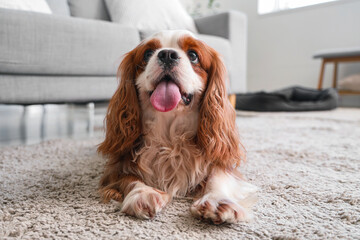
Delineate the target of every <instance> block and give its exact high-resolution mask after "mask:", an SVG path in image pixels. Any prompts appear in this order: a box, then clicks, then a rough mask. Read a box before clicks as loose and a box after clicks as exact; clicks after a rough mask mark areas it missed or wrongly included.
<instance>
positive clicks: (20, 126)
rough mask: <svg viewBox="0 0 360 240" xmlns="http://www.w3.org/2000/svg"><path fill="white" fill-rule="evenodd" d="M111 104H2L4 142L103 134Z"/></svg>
mask: <svg viewBox="0 0 360 240" xmlns="http://www.w3.org/2000/svg"><path fill="white" fill-rule="evenodd" d="M106 108H107V104H105V103H102V104H94V103H88V104H46V105H29V106H21V105H3V104H0V146H8V145H19V144H34V143H38V142H41V141H44V140H50V139H57V138H72V139H85V138H88V137H93V136H101V135H102V134H103V120H104V117H105V113H106Z"/></svg>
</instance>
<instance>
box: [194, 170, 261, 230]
mask: <svg viewBox="0 0 360 240" xmlns="http://www.w3.org/2000/svg"><path fill="white" fill-rule="evenodd" d="M256 191H257V187H255V186H254V185H252V184H250V183H247V182H245V181H244V180H242V179H240V178H238V177H236V176H234V175H232V174H230V173H226V172H224V171H222V170H219V169H217V170H215V171H214V172H213V173H212V174H211V175H210V176H209V179H208V182H207V184H206V188H205V194H204V196H202V197H201V198H200V199H198V200H197V201H195V202H194V203H193V205H192V206H191V208H190V210H191V213H192V214H193V215H194V216H196V217H199V218H204V219H208V220H211V221H212V222H214V223H216V224H220V223H224V222H227V223H234V222H238V221H248V220H251V219H252V217H253V216H252V212H251V209H250V208H251V207H252V206H253V205H254V204H255V202H256V195H255V192H256Z"/></svg>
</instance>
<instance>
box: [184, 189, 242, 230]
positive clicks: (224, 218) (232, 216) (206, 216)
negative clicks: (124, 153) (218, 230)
mask: <svg viewBox="0 0 360 240" xmlns="http://www.w3.org/2000/svg"><path fill="white" fill-rule="evenodd" d="M190 211H191V213H192V214H193V215H194V216H195V217H197V218H199V219H203V220H207V221H211V222H213V223H214V224H222V223H236V222H239V221H245V220H247V218H248V216H247V213H246V210H245V209H244V208H243V207H242V206H240V205H239V204H238V203H236V202H234V201H232V200H230V199H227V198H217V197H214V196H211V195H210V194H208V195H205V196H203V197H202V198H200V199H199V200H197V201H196V202H194V203H193V205H192V206H191V208H190Z"/></svg>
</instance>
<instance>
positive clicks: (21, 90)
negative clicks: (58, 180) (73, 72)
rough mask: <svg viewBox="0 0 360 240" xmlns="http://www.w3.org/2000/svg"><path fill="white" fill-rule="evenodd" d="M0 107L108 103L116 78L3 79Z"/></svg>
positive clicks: (16, 76) (13, 76) (0, 82)
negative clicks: (4, 105)
mask: <svg viewBox="0 0 360 240" xmlns="http://www.w3.org/2000/svg"><path fill="white" fill-rule="evenodd" d="M0 86H1V88H0V103H2V104H3V103H6V104H38V103H69V102H70V103H75V102H94V101H95V102H98V101H108V100H109V99H110V98H111V97H112V95H113V94H114V92H115V90H116V88H117V86H118V81H117V79H116V77H115V76H46V75H42V76H37V75H31V76H29V75H28V76H26V75H0Z"/></svg>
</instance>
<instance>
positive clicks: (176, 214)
mask: <svg viewBox="0 0 360 240" xmlns="http://www.w3.org/2000/svg"><path fill="white" fill-rule="evenodd" d="M95 109H96V106H95ZM95 122H96V121H95ZM236 122H237V126H238V127H239V132H240V135H241V139H242V142H243V145H244V146H245V148H246V149H247V161H246V163H243V164H241V172H242V174H243V175H244V178H246V179H247V180H248V181H249V182H250V183H252V184H253V185H255V186H257V187H258V189H259V191H258V202H257V203H256V205H255V206H254V207H253V213H254V219H253V221H251V222H245V223H238V224H224V225H220V226H215V225H212V224H209V223H207V222H204V221H201V220H198V219H195V218H194V217H193V216H192V215H191V213H190V211H189V208H190V207H191V205H192V203H193V200H192V199H191V198H183V197H180V198H175V199H174V200H173V201H172V202H171V203H170V204H169V205H168V206H167V207H166V208H165V209H164V210H163V211H162V212H160V213H158V214H157V216H155V218H154V219H152V220H148V221H146V220H139V219H136V218H133V217H129V216H126V215H124V214H123V213H121V211H120V205H119V204H118V203H116V202H115V201H112V202H110V203H108V204H104V203H102V202H101V198H100V196H99V194H98V186H99V180H100V178H101V176H102V172H103V169H104V166H105V163H106V159H103V158H102V157H101V156H99V155H98V154H96V145H97V144H98V143H100V142H101V140H102V139H101V138H96V137H95V138H90V139H86V140H72V139H58V140H50V141H44V142H42V143H39V144H31V145H21V146H6V147H1V149H0V239H13V238H14V239H222V240H232V239H277V240H280V239H281V240H296V239H307V240H312V239H314V240H317V239H360V228H359V224H360V191H359V186H360V176H359V172H360V158H359V156H360V142H359V138H360V109H351V108H347V109H345V108H338V109H336V110H334V111H323V112H301V113H300V112H299V113H257V112H238V117H237V120H236ZM85 123H86V121H85ZM95 125H96V124H95ZM84 126H86V124H85V125H84ZM159 151H163V152H164V151H168V149H159ZM210 161H211V159H210ZM174 168H176V166H174ZM170 171H171V168H170ZM228 189H231V186H229V188H228ZM223 197H224V199H226V198H227V197H226V193H224V196H223Z"/></svg>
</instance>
